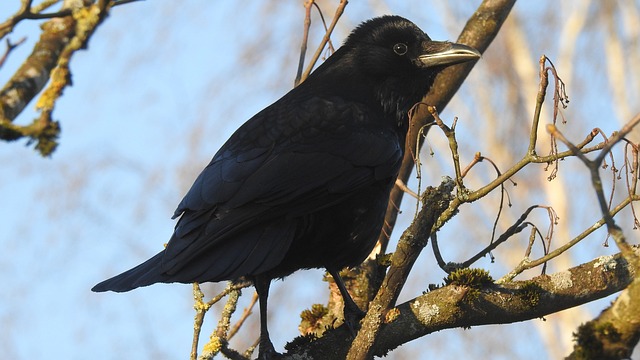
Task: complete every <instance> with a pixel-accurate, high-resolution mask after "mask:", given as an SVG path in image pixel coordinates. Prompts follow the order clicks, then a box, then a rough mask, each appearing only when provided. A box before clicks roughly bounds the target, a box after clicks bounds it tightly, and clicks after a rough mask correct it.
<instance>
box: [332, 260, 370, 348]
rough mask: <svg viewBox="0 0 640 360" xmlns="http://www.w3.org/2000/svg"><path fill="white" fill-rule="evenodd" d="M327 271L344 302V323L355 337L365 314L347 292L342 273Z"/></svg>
mask: <svg viewBox="0 0 640 360" xmlns="http://www.w3.org/2000/svg"><path fill="white" fill-rule="evenodd" d="M327 271H328V272H329V274H331V276H333V280H334V281H335V282H336V285H338V289H339V290H340V294H341V295H342V301H343V302H344V323H345V324H347V327H348V328H349V331H351V334H352V335H353V336H355V335H356V327H357V326H358V323H359V322H360V320H361V319H362V318H363V317H364V315H365V313H364V311H362V310H360V308H359V307H358V305H356V303H355V301H353V298H352V297H351V295H350V294H349V292H348V291H347V286H346V285H345V284H344V280H342V278H341V277H340V272H339V271H337V270H336V269H333V268H327Z"/></svg>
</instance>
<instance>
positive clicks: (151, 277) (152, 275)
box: [91, 252, 172, 292]
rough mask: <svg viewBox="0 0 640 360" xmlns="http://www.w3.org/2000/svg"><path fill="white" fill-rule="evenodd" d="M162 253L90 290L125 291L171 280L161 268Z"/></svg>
mask: <svg viewBox="0 0 640 360" xmlns="http://www.w3.org/2000/svg"><path fill="white" fill-rule="evenodd" d="M163 254H164V252H160V253H158V254H157V255H156V256H154V257H152V258H151V259H149V260H147V261H145V262H143V263H142V264H140V265H138V266H136V267H134V268H133V269H130V270H127V271H125V272H123V273H122V274H120V275H116V276H114V277H112V278H110V279H107V280H105V281H103V282H101V283H99V284H97V285H96V286H94V287H93V288H92V289H91V291H94V292H104V291H115V292H125V291H129V290H133V289H135V288H139V287H142V286H148V285H151V284H155V283H159V282H172V280H171V277H170V276H169V275H167V274H165V273H164V272H163V271H162V269H161V265H162V255H163Z"/></svg>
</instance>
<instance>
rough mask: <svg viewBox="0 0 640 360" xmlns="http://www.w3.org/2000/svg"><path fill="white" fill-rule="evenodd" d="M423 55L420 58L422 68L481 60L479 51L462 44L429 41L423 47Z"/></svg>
mask: <svg viewBox="0 0 640 360" xmlns="http://www.w3.org/2000/svg"><path fill="white" fill-rule="evenodd" d="M422 50H423V52H424V53H423V55H420V56H418V60H419V63H420V66H421V67H431V66H443V65H454V64H459V63H462V62H465V61H470V60H476V59H479V58H480V53H479V52H478V50H476V49H474V48H472V47H470V46H467V45H462V44H457V43H451V42H444V41H429V42H427V43H425V44H424V45H423V47H422Z"/></svg>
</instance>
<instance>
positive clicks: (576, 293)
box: [284, 248, 640, 360]
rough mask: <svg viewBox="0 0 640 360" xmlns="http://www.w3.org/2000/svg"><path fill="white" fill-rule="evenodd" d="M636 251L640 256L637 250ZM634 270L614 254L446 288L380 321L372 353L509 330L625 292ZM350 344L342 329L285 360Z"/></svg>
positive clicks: (333, 354) (299, 345)
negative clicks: (428, 338)
mask: <svg viewBox="0 0 640 360" xmlns="http://www.w3.org/2000/svg"><path fill="white" fill-rule="evenodd" d="M634 251H635V253H636V254H638V255H640V249H638V248H635V249H634ZM638 270H639V269H637V268H635V267H633V266H630V265H629V264H628V263H627V262H626V260H625V259H624V258H623V257H622V255H621V254H616V255H613V256H601V257H599V258H596V259H594V260H592V261H590V262H588V263H585V264H581V265H579V266H576V267H573V268H571V269H568V270H566V271H562V272H558V273H555V274H551V275H540V276H537V277H535V278H533V279H531V280H526V281H514V282H510V283H507V284H501V285H496V284H492V285H488V286H483V287H480V288H475V287H474V288H471V287H467V286H459V285H448V286H445V287H442V288H439V289H436V290H434V291H430V292H428V293H426V294H424V295H421V296H419V297H416V298H414V299H412V300H410V301H407V302H405V303H403V304H400V305H398V306H397V307H396V308H395V309H393V310H392V311H390V313H393V314H395V315H394V316H389V317H386V318H385V319H384V320H383V323H382V324H381V327H380V334H379V336H378V337H377V340H376V341H375V344H374V345H373V349H372V353H373V354H374V355H376V356H383V355H384V354H386V353H387V352H388V351H390V350H392V349H394V348H396V347H398V346H400V345H402V344H405V343H407V342H409V341H411V340H415V339H417V338H420V337H422V336H425V335H427V334H430V333H433V332H436V331H440V330H444V329H452V328H460V327H463V328H464V327H469V326H477V325H488V324H508V323H513V322H519V321H525V320H531V319H536V318H540V317H543V316H545V315H548V314H552V313H555V312H558V311H561V310H565V309H568V308H572V307H575V306H579V305H582V304H585V303H588V302H591V301H594V300H597V299H601V298H603V297H606V296H608V295H611V294H614V293H616V292H618V291H620V290H622V289H624V288H625V287H627V286H628V285H629V284H630V283H631V282H632V281H633V278H634V277H635V276H636V275H637V272H638ZM630 311H633V310H630ZM350 343H351V339H350V336H349V331H348V330H347V329H346V326H341V327H339V328H337V329H334V330H331V331H328V332H327V333H325V335H324V336H323V337H322V338H320V339H317V340H315V341H308V339H306V340H305V339H298V340H296V341H294V342H292V343H291V344H289V345H288V346H287V349H288V350H289V351H288V352H287V353H286V354H285V356H284V359H294V358H296V357H299V356H302V355H304V356H305V358H306V359H327V360H331V359H344V358H345V356H346V354H347V350H348V348H349V346H350Z"/></svg>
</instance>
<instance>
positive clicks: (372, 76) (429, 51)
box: [318, 16, 480, 117]
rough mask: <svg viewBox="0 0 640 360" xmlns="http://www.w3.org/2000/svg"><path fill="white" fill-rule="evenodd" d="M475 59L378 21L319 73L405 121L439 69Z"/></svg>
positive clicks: (471, 52)
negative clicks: (328, 75) (332, 77)
mask: <svg viewBox="0 0 640 360" xmlns="http://www.w3.org/2000/svg"><path fill="white" fill-rule="evenodd" d="M479 57H480V53H479V52H478V51H477V50H475V49H474V48H471V47H469V46H466V45H462V44H456V43H451V42H441V41H433V40H431V39H430V38H429V36H427V34H425V33H424V32H423V31H422V30H420V28H419V27H417V26H416V25H415V24H414V23H412V22H411V21H409V20H407V19H405V18H402V17H400V16H382V17H378V18H374V19H371V20H368V21H365V22H364V23H362V24H360V25H359V26H358V27H357V28H356V29H354V30H353V31H352V32H351V34H350V35H349V37H348V38H347V40H346V41H345V42H344V44H343V46H342V47H341V48H340V49H338V51H337V52H336V53H335V54H334V55H333V56H332V57H331V58H330V59H329V60H327V64H326V66H321V68H319V69H318V70H320V71H319V72H320V73H322V72H324V73H333V74H334V75H337V79H336V78H334V81H336V82H342V86H349V85H353V86H352V89H351V91H352V92H365V93H369V94H371V95H373V96H374V97H375V98H376V101H377V102H379V103H380V104H382V106H383V107H384V109H385V111H386V112H389V113H395V114H397V116H399V117H404V116H406V111H407V110H408V108H409V107H411V106H413V104H414V103H416V102H417V101H419V100H420V99H421V98H422V96H424V95H425V94H426V93H427V92H428V91H429V88H430V87H431V85H432V84H433V81H434V79H435V77H436V75H437V74H438V73H439V72H440V71H441V70H442V69H444V68H445V67H447V66H450V65H454V64H458V63H462V62H466V61H470V60H476V59H478V58H479ZM332 58H333V59H332ZM322 68H323V69H322ZM321 69H322V70H321ZM338 79H342V81H340V80H338ZM365 89H369V90H371V91H366V90H365ZM371 95H369V96H371Z"/></svg>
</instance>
